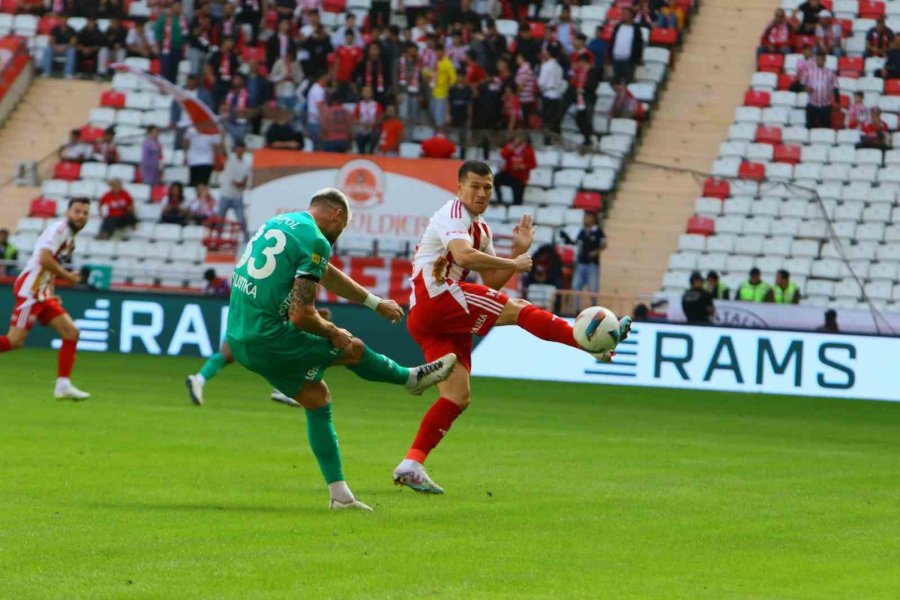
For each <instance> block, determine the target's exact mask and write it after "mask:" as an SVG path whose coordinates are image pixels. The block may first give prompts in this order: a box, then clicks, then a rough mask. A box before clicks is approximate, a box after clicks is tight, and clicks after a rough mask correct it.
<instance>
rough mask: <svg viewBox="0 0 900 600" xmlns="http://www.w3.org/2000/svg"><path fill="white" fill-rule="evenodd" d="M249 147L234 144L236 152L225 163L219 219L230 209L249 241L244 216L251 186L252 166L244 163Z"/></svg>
mask: <svg viewBox="0 0 900 600" xmlns="http://www.w3.org/2000/svg"><path fill="white" fill-rule="evenodd" d="M246 150H247V147H246V146H245V145H244V142H241V141H238V142H235V144H234V151H233V152H232V154H231V156H229V157H228V162H226V163H225V169H224V170H223V171H222V175H221V176H220V177H219V181H220V184H221V190H220V191H221V196H222V197H221V199H220V200H219V217H223V218H224V217H225V215H227V214H228V209H231V210H233V211H234V216H235V219H236V220H237V221H238V222H239V223H240V224H241V231H242V232H243V233H244V240H247V238H248V236H247V218H246V217H245V216H244V190H246V189H247V186H248V185H249V184H250V165H249V164H247V163H246V162H245V161H244V152H245V151H246Z"/></svg>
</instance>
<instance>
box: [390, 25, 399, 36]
mask: <svg viewBox="0 0 900 600" xmlns="http://www.w3.org/2000/svg"><path fill="white" fill-rule="evenodd" d="M388 31H390V32H391V34H393V35H400V28H399V27H397V26H396V25H388Z"/></svg>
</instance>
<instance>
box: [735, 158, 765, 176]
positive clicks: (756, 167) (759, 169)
mask: <svg viewBox="0 0 900 600" xmlns="http://www.w3.org/2000/svg"><path fill="white" fill-rule="evenodd" d="M738 177H740V178H741V179H750V180H753V181H762V180H763V179H765V178H766V165H764V164H762V163H756V162H750V161H749V160H745V161H743V162H742V163H741V166H740V168H739V169H738Z"/></svg>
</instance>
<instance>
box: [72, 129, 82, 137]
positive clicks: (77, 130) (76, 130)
mask: <svg viewBox="0 0 900 600" xmlns="http://www.w3.org/2000/svg"><path fill="white" fill-rule="evenodd" d="M69 135H77V136H78V137H81V130H80V129H72V130H70V131H69Z"/></svg>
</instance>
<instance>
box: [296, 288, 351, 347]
mask: <svg viewBox="0 0 900 600" xmlns="http://www.w3.org/2000/svg"><path fill="white" fill-rule="evenodd" d="M318 293H319V282H318V281H316V280H315V279H312V278H309V277H297V278H296V279H294V289H293V291H292V294H291V307H290V310H289V312H288V316H289V318H290V320H291V323H293V324H294V327H296V328H297V329H300V330H301V331H305V332H307V333H311V334H313V335H317V336H319V337H323V338H326V339H327V340H329V341H330V342H331V345H332V346H334V347H335V348H343V347H345V346H347V345H348V344H350V339H351V338H352V337H353V336H352V335H351V334H350V332H349V331H347V330H346V329H341V328H340V327H338V326H336V325H335V324H334V323H331V322H330V321H328V320H326V319H324V318H322V315H320V314H319V311H318V310H316V296H317V295H318Z"/></svg>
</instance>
